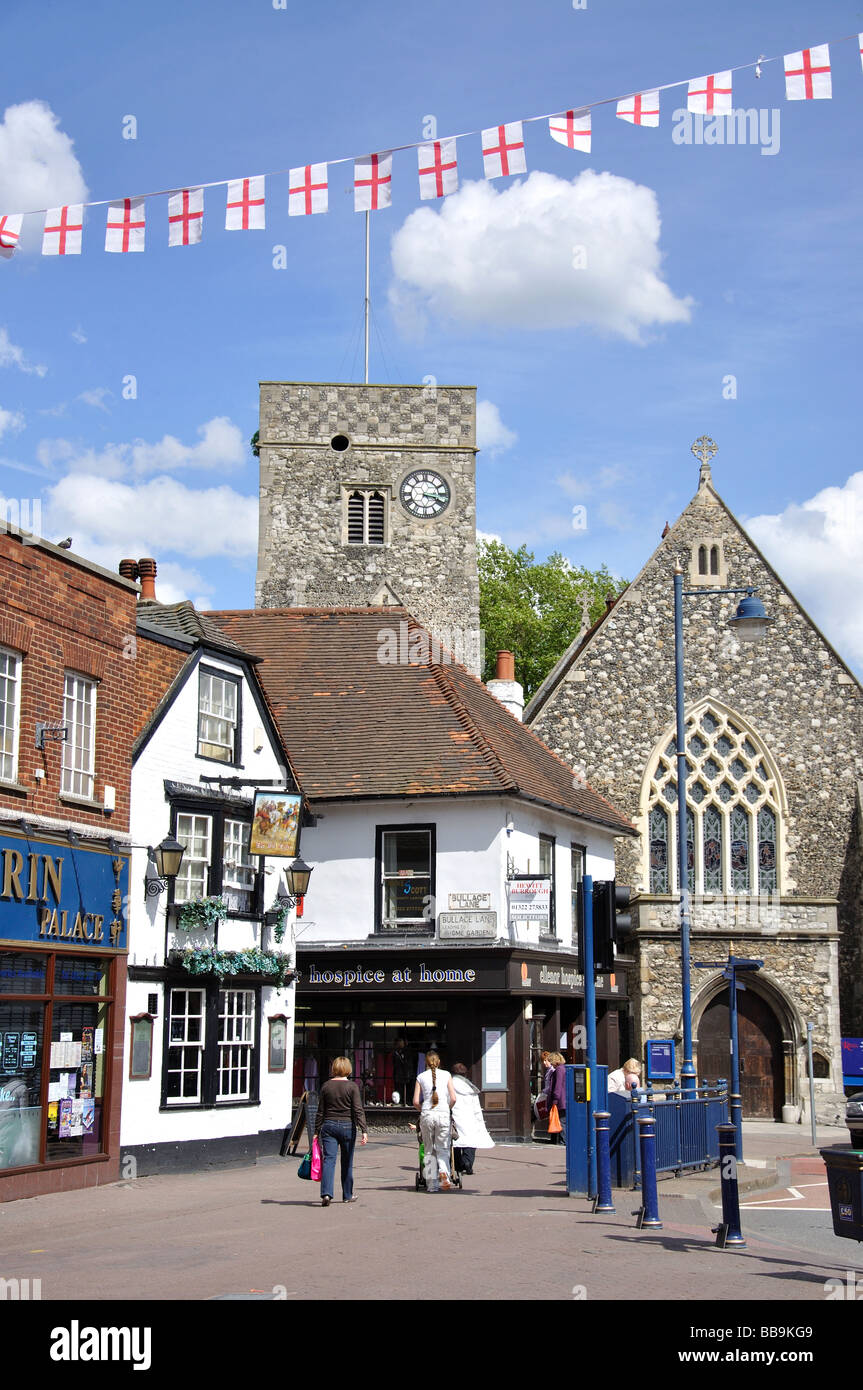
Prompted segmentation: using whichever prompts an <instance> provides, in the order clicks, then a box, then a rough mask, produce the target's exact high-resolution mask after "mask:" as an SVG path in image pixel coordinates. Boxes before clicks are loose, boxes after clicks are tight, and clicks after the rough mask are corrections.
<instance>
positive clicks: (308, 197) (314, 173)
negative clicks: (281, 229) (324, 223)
mask: <svg viewBox="0 0 863 1390" xmlns="http://www.w3.org/2000/svg"><path fill="white" fill-rule="evenodd" d="M326 210H327V166H326V164H306V165H304V166H303V167H302V168H301V169H292V170H291V172H290V176H289V178H288V216H289V217H305V216H306V215H308V214H311V213H313V212H326Z"/></svg>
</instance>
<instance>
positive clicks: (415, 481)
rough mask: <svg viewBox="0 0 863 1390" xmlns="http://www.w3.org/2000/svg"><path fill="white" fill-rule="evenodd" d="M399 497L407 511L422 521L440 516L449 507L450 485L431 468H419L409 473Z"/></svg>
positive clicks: (400, 489)
mask: <svg viewBox="0 0 863 1390" xmlns="http://www.w3.org/2000/svg"><path fill="white" fill-rule="evenodd" d="M399 497H400V498H401V503H402V506H403V507H404V509H405V511H408V512H410V514H411V516H417V517H419V518H420V519H421V520H427V519H428V518H429V517H435V516H440V514H441V512H442V511H444V510H445V508H446V507H448V506H449V502H450V491H449V484H448V483H446V482H445V481H444V479H443V478H442V477H441V475H440V473H435V472H434V471H433V470H432V469H430V468H417V469H415V470H414V472H413V473H409V474H408V475H407V477H406V478H405V480H404V482H403V483H402V485H401V487H400V488H399Z"/></svg>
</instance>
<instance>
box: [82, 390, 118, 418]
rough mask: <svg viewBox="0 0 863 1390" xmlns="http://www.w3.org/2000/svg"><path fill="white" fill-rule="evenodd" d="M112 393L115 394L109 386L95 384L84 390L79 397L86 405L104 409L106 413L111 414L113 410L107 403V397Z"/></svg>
mask: <svg viewBox="0 0 863 1390" xmlns="http://www.w3.org/2000/svg"><path fill="white" fill-rule="evenodd" d="M110 395H113V392H112V391H109V389H108V387H107V386H94V387H93V388H92V389H91V390H89V391H82V392H81V394H80V396H78V397H77V399H78V400H79V401H83V402H84V404H85V405H92V406H95V407H96V409H97V410H104V412H105V414H106V415H110V414H111V412H110V410H109V409H108V407H107V406H106V404H105V397H106V396H110Z"/></svg>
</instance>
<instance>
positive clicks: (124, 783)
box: [0, 532, 136, 834]
mask: <svg viewBox="0 0 863 1390" xmlns="http://www.w3.org/2000/svg"><path fill="white" fill-rule="evenodd" d="M135 607H136V594H135V591H134V589H131V588H129V587H128V585H127V582H126V581H125V580H122V579H121V578H120V577H119V575H118V576H117V579H116V580H111V579H109V578H108V577H107V576H106V575H103V574H97V573H94V572H93V571H92V570H88V569H86V568H84V567H83V566H80V565H78V564H76V563H75V561H74V560H73V559H71V558H67V557H66V556H60V555H58V554H56V553H55V552H54V551H49V550H47V549H42V548H41V547H40V546H39V545H24V544H23V543H22V542H21V541H20V540H18V539H17V538H16V537H15V536H14V535H10V534H9V533H7V532H0V645H2V646H4V647H9V648H12V649H13V650H15V651H18V652H21V653H22V656H23V660H22V662H21V724H20V736H19V743H18V773H17V782H18V784H19V785H20V787H21V788H22V790H20V791H17V790H15V791H13V790H10V789H9V788H8V786H5V785H0V805H2V806H3V807H8V808H11V809H14V810H16V811H19V812H20V813H21V815H22V816H26V815H28V814H36V815H44V816H52V817H54V818H56V819H58V820H66V821H79V822H81V823H82V824H85V825H99V826H102V827H103V828H104V830H105V833H106V834H110V832H111V829H112V828H113V829H115V830H121V831H125V830H128V828H129V785H130V777H131V745H132V740H133V737H134V731H133V722H134V720H133V716H134V713H135V701H134V698H133V697H134V679H133V677H134V660H133V658H134V638H135ZM68 670H73V671H77V672H79V673H80V674H82V675H85V676H92V677H95V678H97V679H98V681H99V686H98V689H97V692H96V761H95V773H96V777H95V786H94V799H95V800H96V801H101V800H102V798H103V796H104V788H105V786H106V785H107V786H113V787H114V788H116V796H117V802H116V810H115V811H114V813H113V814H112V815H107V814H106V813H105V812H103V811H101V810H99V809H96V808H95V807H92V806H88V805H86V804H82V803H81V802H80V801H74V802H72V801H70V800H68V799H66V798H65V797H64V799H63V800H61V799H60V796H61V793H60V770H61V766H62V755H63V745H62V743H59V742H57V743H46V746H45V749H44V750H43V751H41V752H40V751H38V750H37V749H36V724H37V722H51V723H59V722H60V721H62V718H63V684H64V678H65V672H66V671H68ZM37 768H42V769H43V770H44V772H45V777H44V779H43V780H42V781H41V782H40V781H39V780H38V779H37V778H36V777H35V776H34V772H35V770H36V769H37Z"/></svg>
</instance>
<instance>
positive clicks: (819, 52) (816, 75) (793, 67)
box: [785, 43, 833, 101]
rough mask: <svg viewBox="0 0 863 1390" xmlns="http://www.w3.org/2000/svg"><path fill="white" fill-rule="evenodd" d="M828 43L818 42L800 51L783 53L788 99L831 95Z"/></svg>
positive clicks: (805, 99) (797, 99) (806, 98)
mask: <svg viewBox="0 0 863 1390" xmlns="http://www.w3.org/2000/svg"><path fill="white" fill-rule="evenodd" d="M832 95H833V84H832V81H831V78H830V45H829V44H827V43H819V44H817V45H816V47H815V48H804V49H803V50H802V51H801V52H800V53H786V55H785V96H786V97H787V99H788V100H789V101H811V100H812V99H813V98H815V99H816V100H817V99H819V98H822V97H832Z"/></svg>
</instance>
